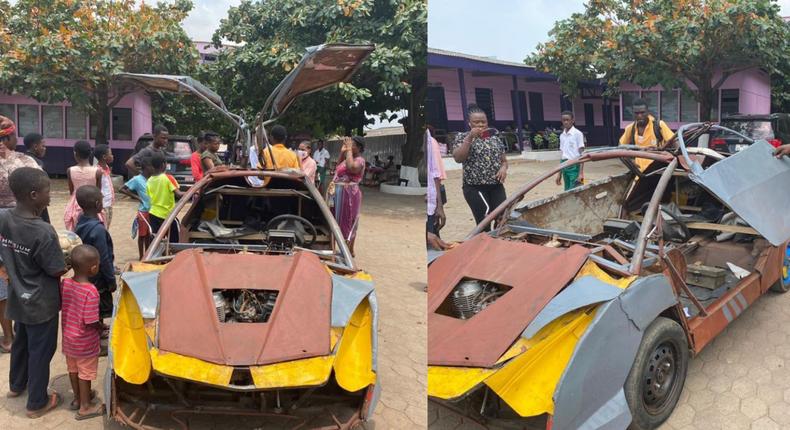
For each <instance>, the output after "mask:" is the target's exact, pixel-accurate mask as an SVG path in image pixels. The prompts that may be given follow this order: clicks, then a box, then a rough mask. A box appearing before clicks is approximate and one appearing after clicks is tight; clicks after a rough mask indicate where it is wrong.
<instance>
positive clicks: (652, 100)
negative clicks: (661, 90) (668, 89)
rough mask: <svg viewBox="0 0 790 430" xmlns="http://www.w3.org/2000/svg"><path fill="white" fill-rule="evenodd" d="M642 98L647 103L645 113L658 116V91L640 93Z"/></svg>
mask: <svg viewBox="0 0 790 430" xmlns="http://www.w3.org/2000/svg"><path fill="white" fill-rule="evenodd" d="M642 98H643V99H644V100H645V101H646V102H647V111H648V112H650V113H651V114H652V115H653V116H656V117H657V116H659V111H658V91H642Z"/></svg>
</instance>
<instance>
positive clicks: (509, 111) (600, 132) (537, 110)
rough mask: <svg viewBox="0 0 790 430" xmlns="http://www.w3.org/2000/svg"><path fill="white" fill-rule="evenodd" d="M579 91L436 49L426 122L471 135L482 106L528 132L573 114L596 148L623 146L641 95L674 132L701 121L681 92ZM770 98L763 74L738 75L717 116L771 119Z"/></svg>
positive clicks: (588, 85)
mask: <svg viewBox="0 0 790 430" xmlns="http://www.w3.org/2000/svg"><path fill="white" fill-rule="evenodd" d="M579 85H580V88H581V91H580V95H579V96H578V97H576V98H574V99H573V100H571V99H570V98H569V97H567V96H566V95H564V94H563V93H562V90H561V89H560V86H559V84H558V82H557V78H556V77H555V76H553V75H550V74H547V73H543V72H540V71H537V70H535V68H534V67H531V66H527V65H525V64H519V63H512V62H507V61H500V60H494V59H490V58H484V57H477V56H472V55H466V54H461V53H457V52H450V51H443V50H438V49H430V48H429V49H428V86H429V87H428V96H427V99H426V120H427V121H428V123H429V124H431V125H433V126H434V127H435V128H437V129H439V130H445V131H447V132H453V131H462V130H465V129H466V121H467V119H466V109H465V107H466V106H467V105H468V104H469V103H472V102H475V103H477V104H478V105H479V106H480V107H481V108H483V110H485V111H486V112H487V114H488V118H489V122H490V123H491V124H492V126H494V127H496V128H498V129H500V130H504V129H506V128H507V127H510V128H512V129H513V130H521V129H522V128H523V127H524V126H527V127H528V128H529V130H531V131H533V132H534V131H540V130H544V129H546V128H547V127H555V128H559V127H560V113H561V112H562V111H564V110H570V111H573V112H574V116H575V119H576V126H577V127H578V128H579V129H580V130H582V131H583V132H584V133H585V135H586V136H587V141H588V144H589V145H592V146H602V145H614V144H616V142H617V139H618V138H619V137H620V135H621V134H622V129H623V128H624V127H625V126H626V125H628V124H629V123H630V122H631V121H632V120H633V115H632V113H631V101H632V100H633V99H635V98H637V97H640V96H641V97H644V98H646V99H647V100H648V103H649V104H650V108H651V111H652V112H654V113H655V114H656V115H658V116H659V117H661V118H662V119H665V121H667V122H668V123H669V125H670V126H671V127H672V128H677V127H679V126H680V125H681V124H682V123H687V122H694V121H698V120H699V107H698V103H697V102H696V101H694V100H693V98H691V97H689V96H687V95H685V94H683V93H682V92H680V91H679V90H672V91H664V90H663V89H662V88H650V89H641V88H639V87H637V86H635V85H632V84H628V83H624V84H622V85H621V90H622V93H621V94H620V96H617V97H614V98H611V97H604V96H603V95H602V92H603V86H602V85H601V84H599V83H598V82H582V83H580V84H579ZM770 93H771V87H770V79H769V77H768V75H767V73H764V72H763V71H761V70H759V69H752V70H748V71H745V72H741V73H738V74H736V75H733V76H731V77H730V78H729V79H727V81H726V82H725V84H724V85H723V86H722V89H721V91H720V92H719V98H718V103H717V104H716V107H715V109H714V114H715V115H714V116H713V118H716V119H718V118H719V117H720V116H721V115H726V114H728V113H736V112H740V113H746V114H767V113H769V112H770V98H771V94H770ZM621 107H623V108H622V109H621Z"/></svg>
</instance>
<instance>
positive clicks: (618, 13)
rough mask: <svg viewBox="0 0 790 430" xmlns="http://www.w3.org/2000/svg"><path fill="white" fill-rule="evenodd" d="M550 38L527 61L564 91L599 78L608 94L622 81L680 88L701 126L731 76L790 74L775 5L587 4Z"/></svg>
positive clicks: (711, 1) (708, 1) (768, 1)
mask: <svg viewBox="0 0 790 430" xmlns="http://www.w3.org/2000/svg"><path fill="white" fill-rule="evenodd" d="M549 35H550V36H551V40H550V41H548V42H546V43H544V44H541V45H539V46H538V51H537V53H536V55H534V56H533V57H531V58H529V59H528V60H529V61H534V62H536V64H537V65H538V66H539V67H541V68H542V69H544V70H546V71H548V72H551V73H554V74H556V75H557V76H558V77H559V78H560V82H561V85H562V87H563V90H564V91H565V92H566V93H568V94H576V93H577V82H579V81H582V80H590V79H597V78H603V79H604V80H605V81H606V82H607V84H608V86H609V92H610V93H611V92H614V91H617V89H618V86H619V83H620V82H623V81H628V82H632V83H635V84H637V85H639V86H641V87H644V88H647V87H651V86H655V85H662V86H663V87H664V88H682V89H684V90H685V91H687V92H689V93H691V94H693V95H694V97H695V98H696V100H697V101H698V102H699V103H700V112H701V117H702V118H701V119H702V120H703V121H705V120H709V119H710V112H711V106H713V103H714V101H715V100H716V94H717V91H718V89H719V88H720V87H721V85H722V84H723V83H724V81H725V80H726V79H727V78H728V77H730V76H731V75H733V74H734V73H737V72H740V71H743V70H747V69H751V68H755V67H759V68H762V69H763V70H766V71H768V72H769V73H770V74H772V75H774V76H784V75H786V74H788V73H790V71H788V70H786V69H784V70H783V68H782V65H783V64H785V65H786V64H787V58H788V56H790V49H789V48H790V42H788V40H790V31H788V26H787V25H785V23H784V22H783V20H782V18H781V17H780V16H779V6H778V5H777V4H776V2H775V0H674V1H673V0H590V1H589V3H588V4H587V7H586V10H585V12H584V13H578V14H574V15H572V16H571V17H570V18H568V19H565V20H562V21H559V22H557V23H556V24H555V26H554V28H553V29H552V30H551V32H550V33H549Z"/></svg>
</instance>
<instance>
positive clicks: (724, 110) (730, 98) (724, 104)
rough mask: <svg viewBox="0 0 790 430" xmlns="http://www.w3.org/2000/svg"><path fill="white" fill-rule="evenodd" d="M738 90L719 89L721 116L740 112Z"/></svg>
mask: <svg viewBox="0 0 790 430" xmlns="http://www.w3.org/2000/svg"><path fill="white" fill-rule="evenodd" d="M739 107H740V91H738V90H721V117H722V118H724V117H725V116H727V115H732V114H736V113H738V112H740V109H739Z"/></svg>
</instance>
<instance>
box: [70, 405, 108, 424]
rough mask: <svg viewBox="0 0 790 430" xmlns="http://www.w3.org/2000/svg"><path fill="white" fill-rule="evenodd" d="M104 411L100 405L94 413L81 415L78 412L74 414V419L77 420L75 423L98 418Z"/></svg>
mask: <svg viewBox="0 0 790 430" xmlns="http://www.w3.org/2000/svg"><path fill="white" fill-rule="evenodd" d="M105 411H106V408H105V406H104V405H103V404H102V405H99V407H98V408H97V409H96V410H95V411H93V412H90V413H87V414H85V415H82V414H80V413H79V412H77V413H76V414H74V419H75V420H77V421H82V420H87V419H90V418H96V417H100V416H102V415H104V413H105Z"/></svg>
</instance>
